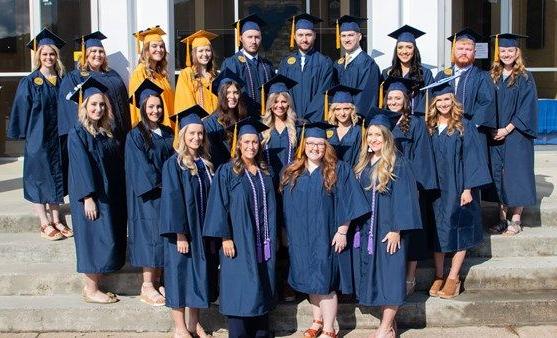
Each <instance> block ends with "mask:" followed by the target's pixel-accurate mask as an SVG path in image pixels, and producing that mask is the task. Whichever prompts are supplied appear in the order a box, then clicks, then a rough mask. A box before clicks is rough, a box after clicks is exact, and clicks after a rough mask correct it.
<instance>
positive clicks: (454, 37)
mask: <svg viewBox="0 0 557 338" xmlns="http://www.w3.org/2000/svg"><path fill="white" fill-rule="evenodd" d="M455 46H456V34H455V35H454V36H453V42H452V43H451V63H452V64H454V63H455V55H454V50H455Z"/></svg>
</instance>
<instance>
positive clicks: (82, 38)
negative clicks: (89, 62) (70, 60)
mask: <svg viewBox="0 0 557 338" xmlns="http://www.w3.org/2000/svg"><path fill="white" fill-rule="evenodd" d="M81 66H85V38H84V37H83V36H82V37H81Z"/></svg>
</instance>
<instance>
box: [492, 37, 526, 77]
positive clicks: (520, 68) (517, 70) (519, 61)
mask: <svg viewBox="0 0 557 338" xmlns="http://www.w3.org/2000/svg"><path fill="white" fill-rule="evenodd" d="M515 48H516V60H515V61H514V65H513V71H512V72H511V75H509V77H510V81H509V87H510V86H512V85H514V84H515V82H516V80H517V79H518V77H519V76H520V75H523V76H524V77H525V78H528V72H527V71H526V65H525V64H524V59H523V58H522V50H521V49H520V48H518V47H515ZM503 68H504V64H503V62H502V61H501V60H499V61H493V63H492V64H491V69H490V71H489V74H490V75H491V80H492V81H493V83H495V84H497V81H499V78H500V77H501V75H503Z"/></svg>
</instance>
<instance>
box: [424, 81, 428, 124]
mask: <svg viewBox="0 0 557 338" xmlns="http://www.w3.org/2000/svg"><path fill="white" fill-rule="evenodd" d="M428 113H429V90H428V89H426V90H425V112H424V119H425V123H426V125H427V118H428Z"/></svg>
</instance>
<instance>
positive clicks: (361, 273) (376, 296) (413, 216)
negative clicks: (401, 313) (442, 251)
mask: <svg viewBox="0 0 557 338" xmlns="http://www.w3.org/2000/svg"><path fill="white" fill-rule="evenodd" d="M372 172H373V166H372V165H370V164H368V165H367V166H366V168H365V169H364V170H363V171H362V173H361V174H360V177H359V179H358V181H359V183H360V186H361V187H362V189H367V188H368V187H370V186H371V173H372ZM394 174H395V179H394V180H392V181H391V182H389V185H388V190H387V191H386V192H383V193H380V192H376V193H375V199H374V198H373V191H372V189H369V190H365V202H366V204H367V205H372V203H373V202H375V203H374V204H375V205H373V206H372V212H373V211H375V217H373V229H372V230H373V232H372V236H371V239H372V240H373V242H371V243H373V255H370V254H369V251H368V243H370V240H369V239H370V235H369V233H370V226H371V221H372V213H368V214H366V215H365V216H363V217H360V218H359V219H358V220H357V221H356V222H355V223H356V224H357V225H356V226H357V228H358V229H359V232H360V239H361V240H360V245H359V246H358V247H355V248H353V251H354V255H353V259H354V282H355V285H356V287H355V289H356V298H357V299H358V302H359V303H360V304H363V305H367V306H380V305H393V306H398V305H402V304H403V303H404V298H405V297H406V245H405V241H406V231H407V230H414V229H421V227H422V222H421V219H420V207H419V203H418V189H417V187H416V180H415V178H414V174H413V173H412V168H411V166H410V163H408V162H407V161H406V160H405V159H404V158H401V157H398V158H397V160H396V162H395V168H394ZM391 231H400V232H401V248H400V249H399V250H398V251H397V252H396V253H394V254H392V255H391V254H389V253H388V252H387V242H381V241H382V240H383V238H385V236H386V235H387V233H389V232H391Z"/></svg>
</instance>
